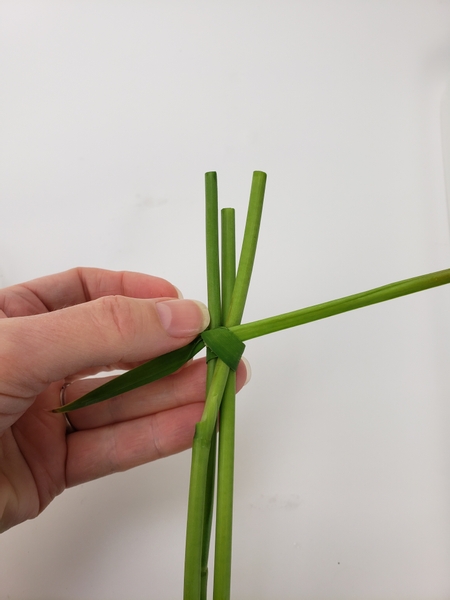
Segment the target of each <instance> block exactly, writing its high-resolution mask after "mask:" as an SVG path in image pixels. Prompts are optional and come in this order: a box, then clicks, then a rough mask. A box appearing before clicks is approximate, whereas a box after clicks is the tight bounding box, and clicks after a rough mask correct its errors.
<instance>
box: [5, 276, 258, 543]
mask: <svg viewBox="0 0 450 600" xmlns="http://www.w3.org/2000/svg"><path fill="white" fill-rule="evenodd" d="M208 322H209V315H208V311H207V309H206V307H205V306H204V305H202V304H201V303H197V302H194V301H192V300H182V299H178V293H177V290H176V288H175V287H174V286H173V285H171V284H170V283H169V282H167V281H165V280H163V279H159V278H156V277H150V276H147V275H140V274H138V273H130V272H112V271H105V270H100V269H73V270H71V271H66V272H65V273H60V274H58V275H52V276H49V277H43V278H40V279H36V280H34V281H31V282H28V283H26V284H22V285H16V286H12V287H10V288H6V289H4V290H1V291H0V340H1V342H0V532H1V531H5V530H6V529H8V528H10V527H12V526H13V525H16V524H18V523H20V522H22V521H25V520H27V519H30V518H33V517H35V516H37V515H38V514H39V513H40V512H42V511H43V510H44V508H46V506H48V504H49V503H50V502H51V501H52V500H53V498H54V497H55V496H57V495H58V494H60V493H61V492H62V491H63V490H64V489H65V488H66V487H70V486H73V485H76V484H79V483H83V482H86V481H90V480H92V479H96V478H98V477H102V476H104V475H107V474H110V473H114V472H117V471H123V470H126V469H129V468H131V467H134V466H137V465H140V464H143V463H146V462H149V461H152V460H155V459H157V458H161V457H164V456H169V455H170V454H174V453H176V452H180V451H182V450H185V449H187V448H188V447H190V446H191V444H192V438H193V434H194V426H195V423H196V422H198V421H199V419H200V417H201V413H202V409H203V401H204V395H205V374H206V369H205V364H204V360H202V359H200V360H196V361H193V362H191V363H190V364H188V365H186V366H185V367H183V368H182V369H181V370H180V371H178V372H177V373H175V374H173V375H171V376H169V377H166V378H164V379H161V380H159V381H156V382H154V383H152V384H149V385H148V386H145V387H142V388H138V389H137V390H134V391H133V392H129V393H128V394H126V395H125V396H123V397H117V398H114V399H112V400H109V401H106V402H103V403H100V404H98V405H94V406H90V407H86V408H84V409H81V410H79V411H76V412H73V413H70V420H71V422H72V424H73V426H74V428H75V431H74V432H73V433H70V434H67V433H66V421H65V417H64V415H62V414H55V413H52V412H51V409H52V408H55V407H57V406H59V404H60V391H61V388H62V386H63V385H64V384H65V383H70V385H69V386H68V387H66V389H65V396H66V397H65V400H66V402H71V401H72V400H75V399H76V398H78V397H80V396H82V395H83V394H85V393H86V392H87V391H89V390H90V389H92V388H93V387H96V386H98V385H100V384H101V383H104V381H106V379H107V378H104V377H102V378H95V379H92V378H91V379H83V378H82V377H85V376H86V375H88V374H94V373H98V372H100V371H105V370H108V369H117V368H120V369H127V368H131V367H134V366H137V365H138V364H140V363H142V362H144V361H147V360H150V359H152V358H154V357H156V356H159V355H161V354H165V353H166V352H169V351H171V350H175V349H176V348H180V347H181V346H184V345H186V344H188V343H189V342H190V341H191V340H192V339H194V338H195V337H196V335H197V334H198V333H200V332H201V331H203V330H204V329H205V328H206V327H207V325H208ZM245 378H246V368H245V367H244V366H243V365H242V364H241V366H240V367H239V369H238V385H237V387H238V389H239V388H241V387H242V385H243V384H244V380H245Z"/></svg>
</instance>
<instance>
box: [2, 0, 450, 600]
mask: <svg viewBox="0 0 450 600" xmlns="http://www.w3.org/2000/svg"><path fill="white" fill-rule="evenodd" d="M0 28H1V32H0V44H1V49H0V94H1V96H0V98H1V100H0V101H1V105H0V110H1V114H0V139H1V142H0V144H1V165H0V169H1V173H0V193H1V219H0V280H1V283H2V285H9V284H12V283H16V282H20V281H23V280H27V279H30V278H34V277H37V276H40V275H44V274H49V273H52V272H57V271H60V270H64V269H67V268H70V267H73V266H79V265H86V266H99V267H105V268H110V269H130V270H139V271H145V272H149V273H152V274H156V275H160V276H162V277H165V278H167V279H169V280H171V281H173V283H175V285H177V286H178V287H179V288H180V289H181V290H182V291H183V293H184V295H185V297H194V298H198V299H201V300H205V296H206V293H205V275H204V249H203V243H204V242H203V229H204V227H203V174H204V172H205V171H209V170H216V171H217V172H218V178H219V186H220V201H221V205H222V206H229V205H231V206H234V207H236V209H237V213H238V214H237V219H238V223H239V232H241V231H242V228H243V222H244V218H245V210H246V203H247V199H248V192H249V189H250V181H251V174H252V171H253V170H255V169H258V170H264V171H266V172H267V173H268V184H267V194H266V208H265V214H264V218H263V224H262V229H261V242H260V247H259V251H258V256H257V261H256V265H255V270H254V278H253V283H252V288H251V291H250V295H249V300H248V305H247V310H246V313H245V316H244V321H250V320H254V319H256V318H262V317H266V316H271V315H273V314H277V313H281V312H284V311H287V310H294V309H297V308H301V307H303V306H307V305H309V304H312V303H316V302H322V301H325V300H330V299H332V298H335V297H339V296H342V295H346V294H351V293H355V292H357V291H361V290H363V289H367V288H372V287H376V286H379V285H383V284H385V283H389V282H391V281H395V280H397V279H403V278H407V277H412V276H414V275H419V274H423V273H426V272H429V271H434V270H439V269H442V268H446V267H448V266H449V265H450V253H449V249H450V247H449V229H448V223H447V207H446V201H445V188H444V165H443V153H442V139H441V127H440V118H441V117H440V106H441V100H442V97H443V93H444V89H445V86H446V85H447V84H448V82H449V81H450V2H449V1H448V0H442V1H438V0H403V1H401V0H400V1H399V0H390V1H387V0H374V1H362V0H361V1H356V0H354V1H350V0H341V1H339V2H336V1H332V0H328V1H326V0H309V1H306V0H305V1H301V0H297V1H293V0H291V1H288V0H277V1H276V2H275V1H267V0H266V1H264V0H259V1H257V0H254V1H253V0H252V1H250V0H239V1H238V0H227V1H222V2H211V1H209V2H207V1H200V0H193V1H191V2H183V1H181V0H179V1H176V0H166V1H164V2H163V1H159V2H157V1H152V0H148V1H137V0H126V1H125V0H115V1H114V0H108V1H107V0H104V1H101V0H89V1H87V0H86V1H84V0H76V1H71V0H61V1H40V0H36V1H31V0H30V1H29V2H25V1H22V0H14V1H7V0H3V1H0ZM449 303H450V290H449V289H446V288H441V289H437V290H432V291H428V292H423V293H422V294H419V295H417V296H413V297H408V298H404V299H400V300H396V301H393V302H392V303H389V304H385V305H378V306H375V307H372V308H367V309H363V310H361V311H358V312H356V313H349V314H345V315H342V316H338V317H334V318H333V319H329V320H325V321H322V322H318V323H312V324H310V325H306V326H304V327H302V328H299V329H296V330H291V331H289V332H284V333H279V334H274V335H273V336H271V337H270V338H266V339H259V340H254V341H251V342H248V349H247V357H248V359H249V360H250V362H251V364H252V368H253V379H252V382H251V383H250V384H249V386H247V388H246V389H245V390H244V391H243V392H242V393H241V394H240V396H239V403H238V424H237V467H236V468H237V470H236V509H235V510H236V516H235V534H234V567H233V598H235V599H239V600H269V599H271V600H274V599H275V598H283V599H284V600H290V599H300V598H304V599H308V600H316V599H317V600H327V599H329V600H339V599H346V600H353V599H354V600H372V599H373V600H375V599H377V600H388V599H392V600H394V599H395V600H400V599H408V600H415V599H417V600H422V599H423V600H425V599H427V600H431V599H442V600H444V599H448V598H449V597H450V570H449V568H448V565H449V559H450V402H449V400H450V399H449V395H450V376H449V372H450V369H449V365H450V318H449V307H450V305H449ZM189 467H190V454H189V453H188V452H186V453H184V454H182V455H178V456H175V457H172V458H170V459H166V460H164V461H160V462H158V463H153V464H150V465H147V466H144V467H141V468H138V469H136V470H135V471H132V472H129V473H125V474H121V475H116V476H113V477H110V478H108V479H104V480H99V481H97V482H95V483H92V484H87V485H84V486H81V487H79V488H76V489H72V490H69V491H67V492H65V493H64V494H63V495H62V496H61V497H59V498H58V499H56V500H55V501H54V502H53V504H52V505H51V506H50V507H49V508H48V509H47V510H46V511H45V512H44V513H43V515H41V516H40V517H39V518H38V519H37V520H35V521H32V522H27V523H24V524H23V525H20V526H18V527H16V528H15V529H13V530H10V531H9V532H7V533H5V534H4V535H3V536H2V537H1V539H0V581H1V592H0V596H1V598H2V599H3V598H4V599H6V598H8V599H11V600H69V599H70V600H129V599H134V600H141V599H142V600H143V599H149V598H151V599H158V600H165V599H167V600H174V599H176V598H181V595H182V573H183V553H184V529H185V519H186V499H187V486H188V478H189Z"/></svg>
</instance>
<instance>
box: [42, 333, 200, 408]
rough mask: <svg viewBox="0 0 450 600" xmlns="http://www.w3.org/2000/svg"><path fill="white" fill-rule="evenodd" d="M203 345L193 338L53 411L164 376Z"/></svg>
mask: <svg viewBox="0 0 450 600" xmlns="http://www.w3.org/2000/svg"><path fill="white" fill-rule="evenodd" d="M204 347H205V343H204V342H203V340H202V338H201V337H197V338H195V340H194V341H192V342H191V343H190V344H188V345H187V346H183V348H179V349H178V350H174V351H172V352H168V353H167V354H163V355H162V356H158V357H157V358H154V359H153V360H150V361H148V362H146V363H144V364H143V365H140V366H139V367H136V368H135V369H131V370H130V371H127V372H126V373H124V374H123V375H119V376H118V377H116V378H115V379H112V380H111V381H108V383H105V384H104V385H101V386H99V387H98V388H96V389H95V390H92V391H91V392H89V393H88V394H85V395H84V396H82V397H81V398H78V399H77V400H74V401H73V402H69V404H65V405H64V406H60V407H58V408H55V409H54V410H53V412H55V413H65V412H70V411H71V410H76V409H78V408H84V407H85V406H89V405H90V404H96V403H97V402H103V401H104V400H108V399H109V398H113V397H114V396H118V395H119V394H124V393H125V392H129V391H131V390H134V389H135V388H138V387H140V386H142V385H146V384H147V383H152V381H156V380H157V379H161V378H162V377H166V376H167V375H171V374H172V373H175V371H178V369H180V368H181V367H182V366H183V365H184V364H185V363H186V362H187V361H188V360H191V358H193V357H194V356H195V355H196V354H198V352H200V350H202V349H203V348H204Z"/></svg>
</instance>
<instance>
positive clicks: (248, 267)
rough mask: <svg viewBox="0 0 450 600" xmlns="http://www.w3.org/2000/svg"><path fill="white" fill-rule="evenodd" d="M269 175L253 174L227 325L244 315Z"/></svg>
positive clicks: (236, 323)
mask: <svg viewBox="0 0 450 600" xmlns="http://www.w3.org/2000/svg"><path fill="white" fill-rule="evenodd" d="M266 179H267V175H266V174H265V173H263V172H261V171H255V172H254V173H253V179H252V187H251V190H250V201H249V206H248V212H247V220H246V223H245V231H244V239H243V242H242V250H241V255H240V258H239V267H238V272H237V275H236V283H235V285H234V289H233V295H232V298H231V302H230V309H229V312H228V317H227V318H226V320H225V325H226V326H227V327H231V325H238V324H239V323H240V322H241V319H242V315H243V314H244V307H245V301H246V299H247V294H248V289H249V287H250V278H251V275H252V270H253V263H254V262H255V255H256V244H257V242H258V234H259V227H260V224H261V214H262V208H263V201H264V191H265V188H266Z"/></svg>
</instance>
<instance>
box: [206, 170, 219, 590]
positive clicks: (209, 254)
mask: <svg viewBox="0 0 450 600" xmlns="http://www.w3.org/2000/svg"><path fill="white" fill-rule="evenodd" d="M205 221H206V281H207V290H208V309H209V314H210V317H211V322H210V327H211V329H214V328H216V327H219V326H220V325H221V324H222V307H221V301H220V259H219V205H218V188H217V173H215V172H214V171H212V172H209V173H206V174H205ZM206 353H207V358H208V361H207V376H206V394H207V393H208V391H209V388H210V386H211V381H212V378H213V374H214V369H215V366H216V362H217V359H216V358H214V357H213V356H211V353H210V351H209V349H207V350H206ZM216 442H217V440H216V435H213V436H212V438H211V446H210V450H209V458H208V469H207V475H206V486H205V504H204V517H203V542H202V562H201V600H206V597H207V589H208V560H209V547H210V539H211V527H212V514H213V506H214V483H215V475H216V446H217V443H216Z"/></svg>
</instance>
